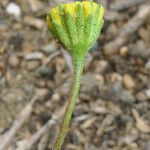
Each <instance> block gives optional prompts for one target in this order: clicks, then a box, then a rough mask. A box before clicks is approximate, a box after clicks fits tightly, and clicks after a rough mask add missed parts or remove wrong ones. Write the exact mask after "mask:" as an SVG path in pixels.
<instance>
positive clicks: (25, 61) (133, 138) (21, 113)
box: [0, 0, 150, 150]
mask: <svg viewBox="0 0 150 150" xmlns="http://www.w3.org/2000/svg"><path fill="white" fill-rule="evenodd" d="M60 2H62V3H65V2H67V1H65V0H55V1H54V0H12V1H11V0H1V1H0V150H32V149H33V150H49V149H51V147H52V144H53V143H54V141H55V138H56V136H57V132H58V128H59V126H60V123H61V119H62V117H63V113H64V109H65V105H66V100H67V98H68V94H69V90H70V87H71V82H72V65H71V60H70V56H69V55H67V54H66V53H65V52H64V50H63V49H62V48H61V47H60V45H58V44H57V43H56V41H55V40H54V39H53V37H52V35H51V34H50V33H49V32H48V30H47V24H46V19H45V18H46V14H47V13H48V12H49V10H50V9H51V8H52V7H54V6H56V5H57V4H58V3H60ZM101 3H102V4H103V5H104V7H105V17H104V18H105V23H104V26H103V29H102V33H101V36H100V37H99V39H98V40H97V43H95V45H94V47H93V48H92V49H91V51H90V52H89V53H88V55H87V58H86V63H85V68H84V74H83V78H82V84H81V90H80V94H79V98H78V102H77V105H76V108H75V111H74V114H73V118H72V123H71V126H70V129H69V131H68V134H67V136H66V139H65V144H64V145H63V149H64V150H150V1H149V0H126V1H124V0H110V1H109V0H108V1H107V0H103V1H102V0H101Z"/></svg>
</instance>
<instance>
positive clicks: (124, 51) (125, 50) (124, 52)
mask: <svg viewBox="0 0 150 150" xmlns="http://www.w3.org/2000/svg"><path fill="white" fill-rule="evenodd" d="M119 54H120V56H121V57H126V56H127V54H128V48H127V47H125V46H124V47H121V49H120V51H119Z"/></svg>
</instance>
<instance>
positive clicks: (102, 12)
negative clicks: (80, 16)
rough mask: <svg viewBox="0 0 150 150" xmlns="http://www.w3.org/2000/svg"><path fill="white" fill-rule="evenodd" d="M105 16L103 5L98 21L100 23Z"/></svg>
mask: <svg viewBox="0 0 150 150" xmlns="http://www.w3.org/2000/svg"><path fill="white" fill-rule="evenodd" d="M103 15H104V7H103V6H102V5H101V6H100V12H99V18H98V21H100V20H101V19H102V18H103Z"/></svg>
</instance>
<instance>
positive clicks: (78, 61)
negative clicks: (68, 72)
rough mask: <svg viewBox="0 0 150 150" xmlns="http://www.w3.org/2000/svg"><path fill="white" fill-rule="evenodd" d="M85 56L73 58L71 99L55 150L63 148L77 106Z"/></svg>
mask: <svg viewBox="0 0 150 150" xmlns="http://www.w3.org/2000/svg"><path fill="white" fill-rule="evenodd" d="M84 57H85V56H81V57H78V58H76V57H75V58H73V67H74V78H73V84H72V88H71V94H70V99H69V100H68V105H67V107H66V111H65V116H64V118H63V121H62V125H61V128H60V131H59V134H58V137H57V140H56V143H55V145H54V148H53V150H60V149H61V146H62V144H63V141H64V138H65V135H66V133H67V131H68V127H69V124H70V120H71V116H72V113H73V111H74V107H75V104H76V101H77V98H78V93H79V89H80V80H81V76H82V72H83V66H84Z"/></svg>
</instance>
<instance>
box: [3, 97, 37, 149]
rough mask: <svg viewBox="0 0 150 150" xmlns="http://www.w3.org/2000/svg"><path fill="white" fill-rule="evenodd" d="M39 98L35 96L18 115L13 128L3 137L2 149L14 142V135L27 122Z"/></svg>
mask: <svg viewBox="0 0 150 150" xmlns="http://www.w3.org/2000/svg"><path fill="white" fill-rule="evenodd" d="M36 100H37V97H33V98H32V100H31V101H30V103H29V104H27V105H26V106H25V108H24V109H23V110H22V111H21V113H20V114H19V115H18V116H17V118H16V119H15V121H14V123H13V124H12V126H11V128H10V129H9V130H8V131H7V132H6V133H5V134H4V135H2V137H1V141H0V150H6V149H7V147H8V146H9V144H10V143H11V142H12V140H13V138H14V136H15V135H16V133H17V132H18V131H19V129H20V128H21V127H22V125H23V124H24V123H25V121H26V120H27V119H28V118H29V116H30V114H31V112H32V107H33V104H34V102H35V101H36Z"/></svg>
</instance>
